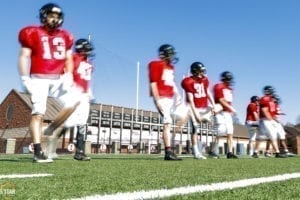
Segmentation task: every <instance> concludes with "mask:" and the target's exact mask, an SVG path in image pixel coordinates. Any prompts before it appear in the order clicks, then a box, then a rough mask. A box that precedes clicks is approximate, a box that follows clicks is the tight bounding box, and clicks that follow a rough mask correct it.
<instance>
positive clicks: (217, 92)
mask: <svg viewBox="0 0 300 200" xmlns="http://www.w3.org/2000/svg"><path fill="white" fill-rule="evenodd" d="M213 91H214V98H215V103H216V104H217V103H219V104H221V103H220V99H221V98H224V99H225V100H226V101H227V103H228V104H229V105H232V99H233V91H232V88H231V87H230V86H228V85H227V84H225V83H223V82H221V83H217V84H216V85H215V86H214V88H213ZM223 110H224V111H227V112H231V110H230V109H228V108H225V107H223Z"/></svg>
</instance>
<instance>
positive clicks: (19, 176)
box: [0, 174, 53, 180]
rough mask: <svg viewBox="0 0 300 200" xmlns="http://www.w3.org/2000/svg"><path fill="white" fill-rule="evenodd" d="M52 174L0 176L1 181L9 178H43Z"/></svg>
mask: <svg viewBox="0 0 300 200" xmlns="http://www.w3.org/2000/svg"><path fill="white" fill-rule="evenodd" d="M52 175H53V174H8V175H0V180H1V179H11V178H35V177H45V176H52Z"/></svg>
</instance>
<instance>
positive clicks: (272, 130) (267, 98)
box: [253, 85, 287, 158]
mask: <svg viewBox="0 0 300 200" xmlns="http://www.w3.org/2000/svg"><path fill="white" fill-rule="evenodd" d="M263 94H264V96H263V97H261V98H260V100H259V118H260V124H259V129H260V134H259V136H258V137H257V140H256V145H255V150H254V153H253V157H254V158H258V148H259V145H260V141H261V140H260V139H265V138H267V139H268V140H270V142H271V144H272V146H273V149H274V150H275V157H276V158H285V157H287V156H286V155H285V154H280V151H279V147H278V142H277V136H278V135H277V128H276V121H275V120H274V119H275V115H276V107H275V102H274V99H273V97H272V96H273V95H274V94H275V89H274V87H273V86H270V85H267V86H265V87H264V88H263Z"/></svg>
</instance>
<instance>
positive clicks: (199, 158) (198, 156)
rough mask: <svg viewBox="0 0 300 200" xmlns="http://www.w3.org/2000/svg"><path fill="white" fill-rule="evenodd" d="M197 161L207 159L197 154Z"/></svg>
mask: <svg viewBox="0 0 300 200" xmlns="http://www.w3.org/2000/svg"><path fill="white" fill-rule="evenodd" d="M194 158H195V159H198V160H206V157H205V156H203V155H201V154H197V155H195V156H194Z"/></svg>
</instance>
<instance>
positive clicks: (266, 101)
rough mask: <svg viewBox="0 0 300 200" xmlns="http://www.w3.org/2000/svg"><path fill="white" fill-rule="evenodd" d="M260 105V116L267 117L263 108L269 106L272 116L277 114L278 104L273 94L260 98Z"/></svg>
mask: <svg viewBox="0 0 300 200" xmlns="http://www.w3.org/2000/svg"><path fill="white" fill-rule="evenodd" d="M259 105H260V109H259V110H260V112H259V117H260V118H266V116H265V114H264V113H263V112H262V109H263V108H268V111H269V113H270V114H271V117H272V118H274V117H275V116H276V105H275V102H274V100H273V98H272V97H271V96H268V95H265V96H263V97H261V98H260V100H259Z"/></svg>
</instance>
